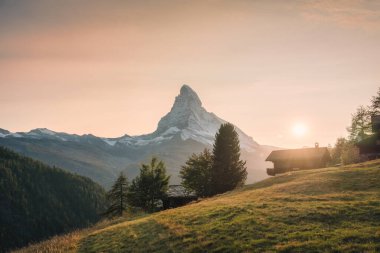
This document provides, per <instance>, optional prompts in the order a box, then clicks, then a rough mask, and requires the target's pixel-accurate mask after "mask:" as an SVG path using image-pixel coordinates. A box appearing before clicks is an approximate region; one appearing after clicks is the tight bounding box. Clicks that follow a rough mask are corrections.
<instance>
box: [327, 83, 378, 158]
mask: <svg viewBox="0 0 380 253" xmlns="http://www.w3.org/2000/svg"><path fill="white" fill-rule="evenodd" d="M379 114H380V88H379V89H378V91H377V93H376V95H375V96H372V98H371V99H370V104H369V105H367V106H364V105H360V106H359V107H358V108H357V109H356V111H355V112H354V113H353V114H352V115H351V124H350V126H349V127H347V132H348V134H349V135H348V137H347V138H344V137H340V138H338V139H337V140H336V143H335V145H334V147H333V148H332V150H331V158H332V159H331V163H332V165H335V164H351V163H357V162H360V156H359V150H358V148H357V147H356V144H357V143H358V142H360V141H362V140H363V139H365V138H368V137H369V136H371V135H372V134H374V133H373V132H372V124H371V117H372V116H375V115H379Z"/></svg>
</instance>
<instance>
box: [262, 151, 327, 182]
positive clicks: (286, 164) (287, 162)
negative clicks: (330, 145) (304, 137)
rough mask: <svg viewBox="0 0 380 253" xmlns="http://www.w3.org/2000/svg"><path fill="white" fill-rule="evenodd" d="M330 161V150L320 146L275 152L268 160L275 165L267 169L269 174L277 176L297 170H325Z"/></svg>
mask: <svg viewBox="0 0 380 253" xmlns="http://www.w3.org/2000/svg"><path fill="white" fill-rule="evenodd" d="M330 159H331V157H330V152H329V150H328V149H327V148H324V147H319V146H318V145H316V147H315V148H301V149H286V150H275V151H272V153H270V155H269V156H268V158H267V159H266V161H270V162H273V165H274V166H273V168H272V169H267V174H268V175H270V176H275V175H276V174H279V173H284V172H288V171H292V170H297V169H299V170H305V169H316V168H324V167H326V166H327V163H328V162H329V161H330Z"/></svg>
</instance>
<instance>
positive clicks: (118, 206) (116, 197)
mask: <svg viewBox="0 0 380 253" xmlns="http://www.w3.org/2000/svg"><path fill="white" fill-rule="evenodd" d="M127 193H128V179H127V177H125V176H124V174H123V173H120V175H119V177H118V178H117V179H116V181H115V183H114V185H113V186H112V188H111V190H110V191H109V192H108V193H107V200H108V205H109V206H108V209H107V211H106V212H105V215H106V216H108V217H114V216H122V215H123V212H124V211H126V210H127V207H128V204H127Z"/></svg>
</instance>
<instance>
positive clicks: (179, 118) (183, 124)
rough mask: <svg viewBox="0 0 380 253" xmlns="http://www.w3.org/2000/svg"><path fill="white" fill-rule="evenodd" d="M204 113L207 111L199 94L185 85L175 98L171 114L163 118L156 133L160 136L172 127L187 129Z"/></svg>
mask: <svg viewBox="0 0 380 253" xmlns="http://www.w3.org/2000/svg"><path fill="white" fill-rule="evenodd" d="M204 112H205V110H204V109H203V108H202V102H201V100H200V99H199V97H198V95H197V93H195V91H194V90H193V89H191V88H190V86H188V85H186V84H185V85H183V86H182V87H181V90H180V93H179V95H178V96H177V97H176V98H175V101H174V104H173V107H172V109H171V110H170V112H169V113H168V114H166V115H165V116H164V117H163V118H161V120H160V122H159V123H158V127H157V130H156V133H157V134H160V133H162V132H164V131H166V130H167V129H169V128H171V127H176V128H178V129H184V128H187V127H188V126H189V121H190V120H191V119H195V118H198V115H200V114H202V113H204Z"/></svg>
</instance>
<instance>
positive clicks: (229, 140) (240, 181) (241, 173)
mask: <svg viewBox="0 0 380 253" xmlns="http://www.w3.org/2000/svg"><path fill="white" fill-rule="evenodd" d="M245 164H246V162H245V161H242V160H240V145H239V138H238V134H237V132H236V131H235V128H234V126H233V125H232V124H230V123H226V124H222V125H221V126H220V128H219V131H218V132H217V133H216V135H215V143H214V148H213V166H212V169H211V191H212V193H213V194H219V193H223V192H226V191H230V190H233V189H235V188H236V187H239V186H242V185H244V182H245V180H246V178H247V169H246V166H245Z"/></svg>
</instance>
